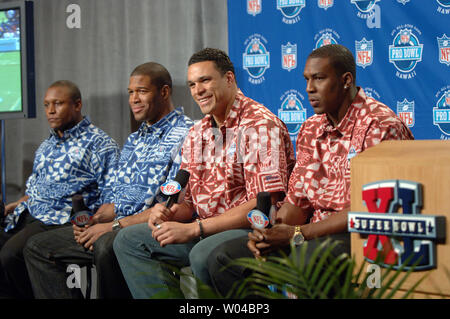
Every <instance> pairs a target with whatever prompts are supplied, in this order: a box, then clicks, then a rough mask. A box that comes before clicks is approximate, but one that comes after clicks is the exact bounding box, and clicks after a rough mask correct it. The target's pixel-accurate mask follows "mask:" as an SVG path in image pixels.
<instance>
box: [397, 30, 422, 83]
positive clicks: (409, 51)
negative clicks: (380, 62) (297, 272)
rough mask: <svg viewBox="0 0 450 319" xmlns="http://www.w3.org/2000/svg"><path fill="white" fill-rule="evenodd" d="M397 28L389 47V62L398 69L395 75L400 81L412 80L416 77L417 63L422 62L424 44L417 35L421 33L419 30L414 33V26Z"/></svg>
mask: <svg viewBox="0 0 450 319" xmlns="http://www.w3.org/2000/svg"><path fill="white" fill-rule="evenodd" d="M409 27H410V28H408V26H405V27H404V28H403V27H397V29H396V30H394V31H393V32H392V35H394V40H393V41H392V45H389V62H391V63H392V64H394V66H395V68H396V69H397V71H396V73H395V75H396V76H397V77H398V78H400V79H412V78H413V77H415V76H416V71H415V70H414V69H415V68H416V66H417V63H419V62H420V61H422V53H423V44H420V42H419V39H418V38H417V36H416V34H415V33H419V34H421V33H420V31H419V30H418V29H417V28H414V31H415V32H413V31H412V28H413V27H412V26H409Z"/></svg>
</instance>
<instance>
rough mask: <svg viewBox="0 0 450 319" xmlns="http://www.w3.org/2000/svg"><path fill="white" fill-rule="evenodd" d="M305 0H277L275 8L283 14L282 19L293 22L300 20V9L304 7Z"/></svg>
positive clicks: (289, 22) (285, 21) (288, 22)
mask: <svg viewBox="0 0 450 319" xmlns="http://www.w3.org/2000/svg"><path fill="white" fill-rule="evenodd" d="M305 2H306V0H277V10H280V11H281V13H282V14H283V19H282V21H283V22H284V23H286V24H294V23H297V22H299V21H300V11H302V9H303V8H304V7H305V5H306V4H305Z"/></svg>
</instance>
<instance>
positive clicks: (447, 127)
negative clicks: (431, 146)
mask: <svg viewBox="0 0 450 319" xmlns="http://www.w3.org/2000/svg"><path fill="white" fill-rule="evenodd" d="M436 98H437V102H436V107H434V108H433V125H436V126H437V127H438V128H439V130H441V132H442V133H443V134H444V135H441V140H448V139H450V85H447V86H446V87H444V88H442V89H440V90H439V92H438V93H437V94H436Z"/></svg>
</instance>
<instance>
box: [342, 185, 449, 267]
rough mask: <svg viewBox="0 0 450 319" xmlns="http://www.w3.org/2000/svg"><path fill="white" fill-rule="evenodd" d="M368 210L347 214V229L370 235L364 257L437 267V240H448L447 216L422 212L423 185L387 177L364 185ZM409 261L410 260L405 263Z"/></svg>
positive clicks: (392, 263)
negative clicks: (422, 213) (446, 231)
mask: <svg viewBox="0 0 450 319" xmlns="http://www.w3.org/2000/svg"><path fill="white" fill-rule="evenodd" d="M362 199H363V201H364V203H365V205H366V207H367V209H368V212H350V213H348V223H347V226H348V231H349V232H354V233H359V234H364V235H368V237H367V240H366V241H365V243H364V247H363V250H364V257H365V259H366V260H368V261H369V262H375V261H376V260H378V261H379V258H380V257H381V265H383V266H385V267H389V266H393V268H395V269H398V268H399V267H400V266H401V265H405V268H404V270H409V269H411V267H412V266H413V265H415V266H414V269H413V270H426V269H431V268H435V267H436V243H438V242H442V241H443V240H444V239H445V217H444V216H435V215H421V209H422V207H423V192H422V185H421V184H419V183H416V182H411V181H405V180H386V181H379V182H375V183H370V184H367V185H364V186H363V190H362ZM406 262H407V263H406Z"/></svg>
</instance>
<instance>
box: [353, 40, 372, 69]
mask: <svg viewBox="0 0 450 319" xmlns="http://www.w3.org/2000/svg"><path fill="white" fill-rule="evenodd" d="M355 48H356V65H358V66H361V67H363V68H364V69H365V68H366V66H369V65H371V64H372V61H373V41H372V40H370V41H367V40H366V38H362V40H361V41H355Z"/></svg>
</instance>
